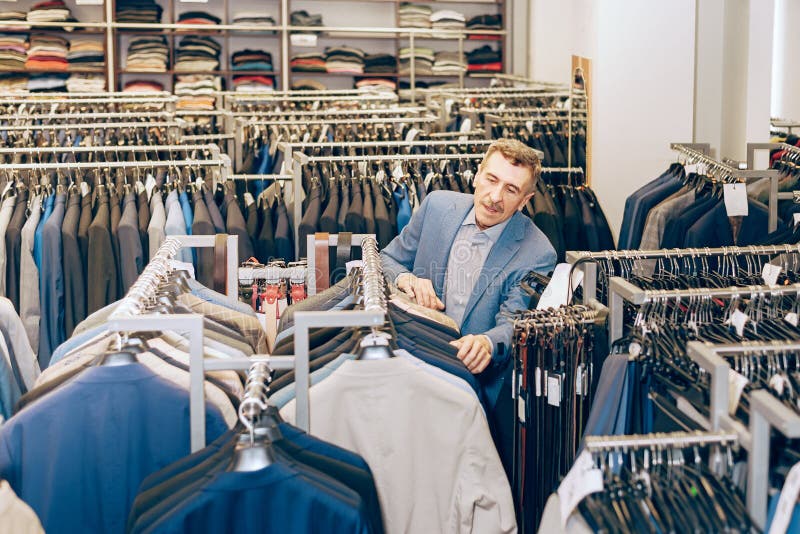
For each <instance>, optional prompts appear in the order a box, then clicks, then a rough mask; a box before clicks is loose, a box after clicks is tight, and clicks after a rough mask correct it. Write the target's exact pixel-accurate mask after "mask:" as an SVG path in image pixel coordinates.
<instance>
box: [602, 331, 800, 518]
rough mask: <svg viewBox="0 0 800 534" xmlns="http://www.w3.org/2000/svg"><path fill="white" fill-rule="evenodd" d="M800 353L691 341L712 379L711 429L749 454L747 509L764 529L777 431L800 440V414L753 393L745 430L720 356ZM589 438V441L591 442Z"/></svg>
mask: <svg viewBox="0 0 800 534" xmlns="http://www.w3.org/2000/svg"><path fill="white" fill-rule="evenodd" d="M785 351H800V343H786V342H772V343H757V342H745V343H743V344H737V345H714V344H711V343H703V342H700V341H690V342H689V343H688V345H687V352H688V355H689V357H690V358H692V360H693V361H695V362H696V363H697V364H698V365H699V366H700V367H701V368H702V369H704V370H705V371H707V372H708V373H709V374H710V377H711V426H712V430H715V431H718V430H719V429H720V428H724V429H725V430H730V431H733V432H736V433H737V435H738V437H739V442H740V443H741V444H742V445H743V446H744V447H745V449H747V451H748V460H747V476H748V479H747V509H748V513H749V514H750V517H751V518H752V519H753V521H754V522H755V524H756V526H757V527H758V528H760V529H763V528H764V527H765V525H766V522H767V496H768V491H769V458H770V438H771V433H772V430H773V429H775V430H777V431H778V432H780V433H781V434H783V435H784V436H786V437H787V438H789V439H796V438H799V437H800V415H798V414H797V413H796V412H794V411H793V410H791V409H789V408H788V407H787V406H785V405H783V404H782V403H781V402H780V401H779V400H778V399H776V398H775V397H774V396H772V395H771V394H770V393H769V392H768V391H766V390H758V391H753V392H751V394H750V425H749V429H745V427H744V426H743V425H741V423H739V422H738V421H735V420H733V419H732V418H731V417H730V415H728V395H729V386H728V382H729V378H728V376H729V373H730V364H729V363H728V362H726V361H725V360H724V359H723V358H721V357H720V354H741V353H748V352H785ZM588 439H589V438H587V440H588Z"/></svg>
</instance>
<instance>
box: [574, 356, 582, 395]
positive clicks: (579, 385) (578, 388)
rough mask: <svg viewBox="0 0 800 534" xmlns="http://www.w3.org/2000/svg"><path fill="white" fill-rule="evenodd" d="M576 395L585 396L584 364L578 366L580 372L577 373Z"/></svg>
mask: <svg viewBox="0 0 800 534" xmlns="http://www.w3.org/2000/svg"><path fill="white" fill-rule="evenodd" d="M575 394H576V395H578V396H580V397H582V396H583V364H580V365H579V366H578V371H577V372H576V373H575Z"/></svg>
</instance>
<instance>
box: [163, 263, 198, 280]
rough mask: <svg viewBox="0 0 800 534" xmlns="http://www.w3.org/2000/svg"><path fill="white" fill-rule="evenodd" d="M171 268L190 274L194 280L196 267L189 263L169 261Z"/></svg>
mask: <svg viewBox="0 0 800 534" xmlns="http://www.w3.org/2000/svg"><path fill="white" fill-rule="evenodd" d="M169 264H170V266H172V268H173V269H175V270H177V271H186V272H188V273H189V276H191V277H192V278H194V265H192V264H191V263H187V262H185V261H178V260H169Z"/></svg>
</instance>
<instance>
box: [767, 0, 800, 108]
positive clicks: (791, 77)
mask: <svg viewBox="0 0 800 534" xmlns="http://www.w3.org/2000/svg"><path fill="white" fill-rule="evenodd" d="M798 21H800V3H799V2H797V1H796V0H775V35H774V39H773V44H774V46H773V49H772V53H773V61H772V66H773V69H772V106H771V111H772V116H773V117H780V118H784V119H792V120H800V98H798V95H800V61H798V60H797V56H798V51H800V32H798V31H797V24H796V23H797V22H798Z"/></svg>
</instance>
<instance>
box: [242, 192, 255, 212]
mask: <svg viewBox="0 0 800 534" xmlns="http://www.w3.org/2000/svg"><path fill="white" fill-rule="evenodd" d="M255 202H256V199H254V198H253V194H252V193H250V192H249V191H248V192H247V193H245V194H244V205H245V206H247V207H248V208H249V207H250V205H251V204H255Z"/></svg>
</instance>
